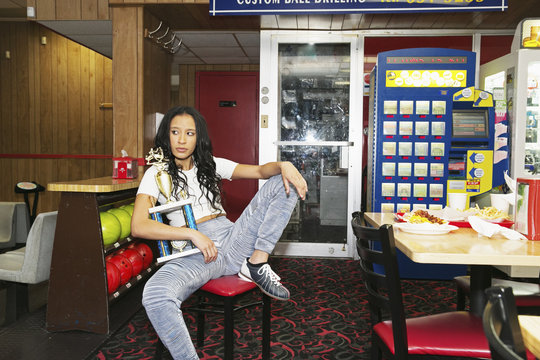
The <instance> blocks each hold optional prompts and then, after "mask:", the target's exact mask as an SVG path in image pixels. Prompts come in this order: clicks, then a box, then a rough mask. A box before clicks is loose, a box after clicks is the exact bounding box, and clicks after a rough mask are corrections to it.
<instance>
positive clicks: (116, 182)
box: [47, 176, 141, 193]
mask: <svg viewBox="0 0 540 360" xmlns="http://www.w3.org/2000/svg"><path fill="white" fill-rule="evenodd" d="M140 182H141V177H139V178H136V179H113V178H112V177H111V176H105V177H100V178H94V179H87V180H78V181H66V182H54V183H49V184H47V190H49V191H67V192H90V193H107V192H114V191H121V190H129V189H133V188H138V187H139V184H140Z"/></svg>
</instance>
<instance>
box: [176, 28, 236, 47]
mask: <svg viewBox="0 0 540 360" xmlns="http://www.w3.org/2000/svg"><path fill="white" fill-rule="evenodd" d="M176 37H177V38H179V39H182V42H183V43H184V44H185V45H186V46H187V47H189V48H197V47H209V46H220V47H224V46H238V42H237V41H236V39H235V38H234V36H233V35H232V34H230V33H212V32H210V33H209V32H200V31H198V32H196V33H186V32H176Z"/></svg>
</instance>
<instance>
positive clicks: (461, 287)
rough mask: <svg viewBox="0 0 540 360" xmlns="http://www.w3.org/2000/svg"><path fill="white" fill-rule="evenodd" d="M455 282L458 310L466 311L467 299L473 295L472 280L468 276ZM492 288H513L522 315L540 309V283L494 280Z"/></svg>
mask: <svg viewBox="0 0 540 360" xmlns="http://www.w3.org/2000/svg"><path fill="white" fill-rule="evenodd" d="M454 282H455V283H456V290H457V297H456V306H457V309H458V310H465V305H466V299H467V298H468V297H469V295H470V293H471V278H470V276H468V275H463V276H456V277H455V278H454ZM491 286H492V287H493V286H502V287H511V288H512V292H513V294H514V299H515V301H516V307H517V309H518V313H520V314H526V313H530V312H532V313H536V312H537V311H538V307H540V283H534V282H522V281H514V280H506V279H499V278H493V279H492V280H491Z"/></svg>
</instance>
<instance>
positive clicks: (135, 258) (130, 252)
mask: <svg viewBox="0 0 540 360" xmlns="http://www.w3.org/2000/svg"><path fill="white" fill-rule="evenodd" d="M118 253H119V254H121V255H124V256H125V257H127V258H128V260H129V262H130V263H131V266H132V268H133V274H132V275H131V276H137V275H139V273H140V272H141V270H142V269H143V265H144V262H143V257H142V255H141V254H140V253H139V252H138V251H137V250H136V249H130V248H127V249H122V250H120V251H119V252H118Z"/></svg>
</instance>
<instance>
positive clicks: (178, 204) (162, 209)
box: [148, 200, 191, 214]
mask: <svg viewBox="0 0 540 360" xmlns="http://www.w3.org/2000/svg"><path fill="white" fill-rule="evenodd" d="M185 205H191V201H189V200H182V201H175V202H170V203H166V204H165V205H160V206H154V207H152V208H150V209H148V213H149V214H155V213H168V212H171V211H175V210H180V209H181V208H182V207H183V206H185Z"/></svg>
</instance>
